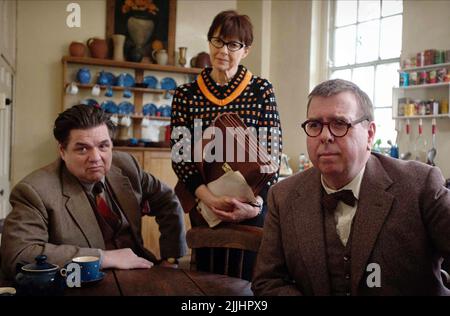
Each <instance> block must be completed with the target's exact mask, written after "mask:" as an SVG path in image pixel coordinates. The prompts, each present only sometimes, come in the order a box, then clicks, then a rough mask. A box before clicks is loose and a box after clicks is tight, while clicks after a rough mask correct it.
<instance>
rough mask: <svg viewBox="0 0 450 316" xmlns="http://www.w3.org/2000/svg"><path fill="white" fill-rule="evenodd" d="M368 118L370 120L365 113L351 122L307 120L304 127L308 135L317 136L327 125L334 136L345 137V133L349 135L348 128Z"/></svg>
mask: <svg viewBox="0 0 450 316" xmlns="http://www.w3.org/2000/svg"><path fill="white" fill-rule="evenodd" d="M366 120H367V121H368V120H369V118H368V117H367V115H364V116H363V117H361V118H360V119H357V120H355V121H353V122H350V123H349V122H347V121H344V120H332V121H330V122H327V123H326V122H321V121H319V120H307V121H305V122H303V124H302V128H303V130H304V131H305V133H306V135H308V136H309V137H317V136H319V135H320V134H322V130H323V127H324V126H325V125H326V126H327V127H328V130H329V131H330V133H331V135H333V136H334V137H344V136H345V135H347V133H348V130H349V129H350V128H351V127H352V126H355V125H356V124H359V123H361V122H364V121H366Z"/></svg>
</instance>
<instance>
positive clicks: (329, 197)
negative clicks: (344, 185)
mask: <svg viewBox="0 0 450 316" xmlns="http://www.w3.org/2000/svg"><path fill="white" fill-rule="evenodd" d="M339 201H342V202H344V203H345V204H347V205H349V206H355V203H356V198H355V196H354V195H353V191H352V190H341V191H337V192H334V193H331V194H327V193H324V194H323V197H322V206H323V208H324V209H326V210H328V211H334V210H335V209H336V207H337V204H338V202H339Z"/></svg>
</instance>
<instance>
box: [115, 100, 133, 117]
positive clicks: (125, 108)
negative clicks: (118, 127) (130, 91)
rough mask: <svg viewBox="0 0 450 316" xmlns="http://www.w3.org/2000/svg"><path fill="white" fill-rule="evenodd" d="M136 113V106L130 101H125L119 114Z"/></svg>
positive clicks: (120, 104) (120, 106)
mask: <svg viewBox="0 0 450 316" xmlns="http://www.w3.org/2000/svg"><path fill="white" fill-rule="evenodd" d="M133 113H134V105H133V104H131V103H130V102H128V101H124V102H121V103H119V114H127V115H128V114H133Z"/></svg>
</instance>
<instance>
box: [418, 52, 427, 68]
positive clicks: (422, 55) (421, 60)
mask: <svg viewBox="0 0 450 316" xmlns="http://www.w3.org/2000/svg"><path fill="white" fill-rule="evenodd" d="M416 66H417V67H423V66H425V52H418V53H417V55H416Z"/></svg>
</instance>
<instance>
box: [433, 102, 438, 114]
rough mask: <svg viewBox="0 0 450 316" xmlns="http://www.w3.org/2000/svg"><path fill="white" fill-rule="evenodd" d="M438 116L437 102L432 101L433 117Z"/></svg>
mask: <svg viewBox="0 0 450 316" xmlns="http://www.w3.org/2000/svg"><path fill="white" fill-rule="evenodd" d="M438 114H439V101H437V100H434V101H433V115H438Z"/></svg>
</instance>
